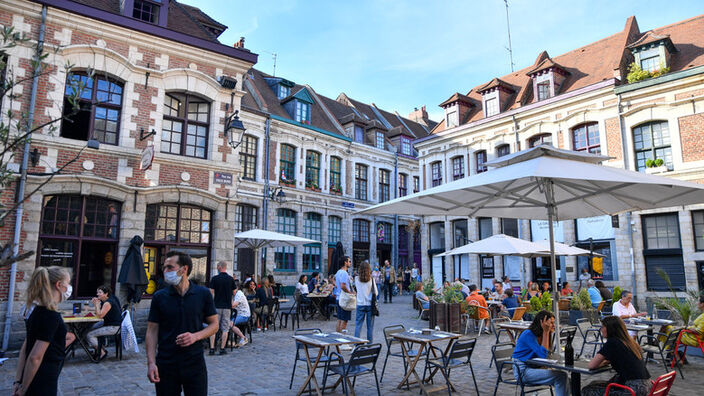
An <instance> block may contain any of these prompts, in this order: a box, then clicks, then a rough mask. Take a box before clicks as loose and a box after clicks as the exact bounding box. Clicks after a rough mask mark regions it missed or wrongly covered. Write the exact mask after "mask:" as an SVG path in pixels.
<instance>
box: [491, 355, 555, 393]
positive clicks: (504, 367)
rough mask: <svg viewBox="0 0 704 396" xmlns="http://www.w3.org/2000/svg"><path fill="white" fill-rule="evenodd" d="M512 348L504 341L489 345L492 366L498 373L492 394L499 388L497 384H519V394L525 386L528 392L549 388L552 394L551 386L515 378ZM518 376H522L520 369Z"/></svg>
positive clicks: (523, 391) (524, 390)
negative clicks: (528, 382) (529, 383)
mask: <svg viewBox="0 0 704 396" xmlns="http://www.w3.org/2000/svg"><path fill="white" fill-rule="evenodd" d="M513 349H514V345H513V344H512V343H510V342H504V343H500V344H495V345H492V346H491V360H492V361H493V362H494V366H496V372H497V374H498V376H497V377H496V385H495V386H494V396H496V392H497V391H498V390H499V384H508V385H513V386H520V387H521V396H523V395H525V392H526V389H525V388H526V387H527V388H528V392H537V391H541V390H546V389H550V393H551V394H553V390H552V387H551V386H546V385H535V386H532V385H526V384H524V383H523V382H521V381H518V380H516V378H515V376H514V375H513ZM519 376H522V374H521V373H520V369H519ZM553 395H554V394H553Z"/></svg>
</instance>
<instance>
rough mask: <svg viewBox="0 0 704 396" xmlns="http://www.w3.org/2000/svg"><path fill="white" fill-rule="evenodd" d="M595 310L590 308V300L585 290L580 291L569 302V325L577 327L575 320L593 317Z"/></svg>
mask: <svg viewBox="0 0 704 396" xmlns="http://www.w3.org/2000/svg"><path fill="white" fill-rule="evenodd" d="M595 313H596V310H595V309H594V307H592V300H591V298H589V292H588V291H587V289H582V290H580V291H579V293H578V294H577V295H575V296H574V297H573V298H572V301H570V316H569V324H570V325H572V326H575V325H577V319H582V318H590V319H592V317H593V316H594V314H595Z"/></svg>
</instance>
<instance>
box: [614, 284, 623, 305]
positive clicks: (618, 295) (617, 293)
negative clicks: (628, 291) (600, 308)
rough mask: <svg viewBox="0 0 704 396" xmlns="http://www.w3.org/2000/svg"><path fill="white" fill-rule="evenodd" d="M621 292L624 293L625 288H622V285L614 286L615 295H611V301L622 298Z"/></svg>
mask: <svg viewBox="0 0 704 396" xmlns="http://www.w3.org/2000/svg"><path fill="white" fill-rule="evenodd" d="M621 293H623V289H622V288H621V286H616V287H614V294H613V296H612V297H611V302H612V303H615V302H616V301H618V300H620V299H621Z"/></svg>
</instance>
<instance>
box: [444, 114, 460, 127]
mask: <svg viewBox="0 0 704 396" xmlns="http://www.w3.org/2000/svg"><path fill="white" fill-rule="evenodd" d="M446 122H447V127H448V128H452V127H456V126H457V125H459V118H458V117H457V112H456V111H451V112H449V113H447V120H446Z"/></svg>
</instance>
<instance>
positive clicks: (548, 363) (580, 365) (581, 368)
mask: <svg viewBox="0 0 704 396" xmlns="http://www.w3.org/2000/svg"><path fill="white" fill-rule="evenodd" d="M526 364H527V365H530V366H534V367H542V368H549V369H552V370H559V371H564V372H567V373H569V374H570V388H571V390H572V392H571V394H572V396H581V394H582V375H595V374H600V373H603V372H606V371H609V370H611V366H610V365H608V364H607V365H605V366H601V367H598V368H596V369H593V370H590V369H589V360H579V359H575V361H574V364H572V365H566V364H565V361H564V358H563V357H562V356H559V357H558V356H557V355H555V354H550V355H549V356H548V357H547V358H546V359H540V358H534V359H529V360H527V361H526Z"/></svg>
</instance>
